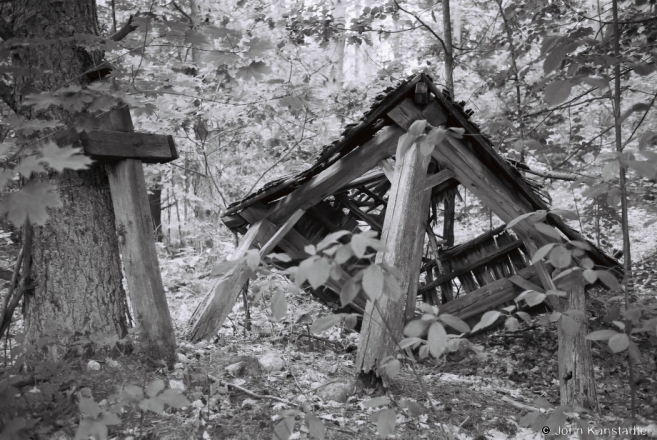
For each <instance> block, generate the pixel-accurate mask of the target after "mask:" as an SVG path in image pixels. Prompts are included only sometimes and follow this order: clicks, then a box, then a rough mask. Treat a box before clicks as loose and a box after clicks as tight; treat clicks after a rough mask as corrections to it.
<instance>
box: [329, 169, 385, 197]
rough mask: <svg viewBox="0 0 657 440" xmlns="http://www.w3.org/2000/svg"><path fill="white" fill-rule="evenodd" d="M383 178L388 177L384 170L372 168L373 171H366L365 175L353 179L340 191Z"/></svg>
mask: <svg viewBox="0 0 657 440" xmlns="http://www.w3.org/2000/svg"><path fill="white" fill-rule="evenodd" d="M383 179H386V176H385V174H384V173H383V171H382V170H377V169H372V170H371V171H368V172H367V173H365V174H364V175H363V176H361V177H358V178H357V179H354V180H352V181H351V182H349V183H348V184H347V185H345V186H343V187H342V188H340V192H344V191H349V190H350V189H354V188H358V187H360V186H363V185H370V184H372V183H376V182H380V181H382V180H383Z"/></svg>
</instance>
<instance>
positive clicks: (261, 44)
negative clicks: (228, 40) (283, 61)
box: [248, 37, 274, 58]
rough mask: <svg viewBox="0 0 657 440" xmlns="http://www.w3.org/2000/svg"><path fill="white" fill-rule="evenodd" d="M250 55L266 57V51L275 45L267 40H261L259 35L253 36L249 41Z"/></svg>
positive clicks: (252, 56)
mask: <svg viewBox="0 0 657 440" xmlns="http://www.w3.org/2000/svg"><path fill="white" fill-rule="evenodd" d="M248 46H249V53H248V54H249V56H250V57H251V58H257V57H264V56H265V54H266V52H267V51H268V50H270V49H273V48H274V45H273V44H272V43H271V42H270V41H267V40H261V39H260V38H258V37H253V38H251V41H249V42H248Z"/></svg>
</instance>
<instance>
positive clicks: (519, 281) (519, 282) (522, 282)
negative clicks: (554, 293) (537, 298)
mask: <svg viewBox="0 0 657 440" xmlns="http://www.w3.org/2000/svg"><path fill="white" fill-rule="evenodd" d="M507 279H508V280H509V281H511V282H512V283H513V284H515V285H516V286H518V287H520V288H522V289H525V290H534V291H536V292H539V293H545V290H543V289H542V288H540V287H538V286H537V285H536V284H534V283H532V282H530V281H527V280H526V279H524V278H523V277H521V276H520V275H518V274H515V275H511V276H510V277H509V278H507Z"/></svg>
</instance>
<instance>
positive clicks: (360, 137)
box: [188, 74, 619, 371]
mask: <svg viewBox="0 0 657 440" xmlns="http://www.w3.org/2000/svg"><path fill="white" fill-rule="evenodd" d="M470 115H471V112H467V111H464V109H463V107H462V106H461V105H460V104H458V103H455V102H452V100H451V99H450V97H449V95H447V94H443V93H442V92H440V91H439V90H438V89H437V87H436V86H435V85H434V83H433V82H432V80H431V79H430V78H429V77H428V76H427V75H425V74H420V75H417V76H415V77H414V78H412V79H410V80H408V81H404V82H403V83H401V84H400V85H399V86H397V87H395V88H393V87H391V88H389V89H388V90H386V94H385V95H379V96H377V98H376V102H375V104H374V105H373V106H372V108H371V109H370V110H369V111H368V112H367V113H366V114H365V115H364V117H363V119H362V120H361V122H360V123H359V124H357V125H355V126H352V127H349V128H347V130H346V131H345V132H344V133H343V135H342V137H341V138H340V140H338V141H336V142H334V143H333V144H331V145H329V146H326V147H324V149H323V151H322V152H321V153H320V155H319V157H318V158H317V159H316V161H315V162H314V164H313V165H312V166H311V167H310V168H308V169H307V170H305V171H303V172H301V173H298V174H295V175H292V176H286V177H284V178H281V179H278V180H276V181H273V182H270V183H268V184H266V185H265V186H264V187H263V188H261V189H260V190H258V191H256V192H254V193H252V194H250V195H249V196H247V197H246V198H244V199H243V200H241V201H239V202H236V203H234V204H233V205H231V206H230V207H229V209H228V210H227V211H226V212H225V213H224V215H223V216H222V220H223V221H224V223H225V224H226V226H228V227H229V228H230V229H231V230H233V231H237V232H240V233H243V234H245V235H244V237H243V238H242V242H241V244H240V246H239V247H238V249H237V250H236V251H235V252H234V254H233V255H232V257H231V260H236V259H238V258H240V257H242V256H244V255H245V253H246V252H247V251H248V250H249V249H251V248H254V247H257V248H259V249H260V255H261V256H264V255H267V254H268V253H270V252H272V251H277V252H285V253H287V254H288V255H289V256H290V257H291V259H292V261H293V263H294V262H296V263H298V262H299V261H301V260H303V259H305V258H307V257H308V256H309V255H308V254H306V253H305V252H304V247H306V246H307V245H309V244H317V243H318V242H319V241H320V240H322V239H323V238H324V237H325V236H326V235H328V234H330V233H332V232H336V231H339V230H345V229H346V230H349V231H352V232H359V231H361V230H364V229H371V230H374V231H376V232H377V233H378V234H380V239H381V240H382V241H383V243H384V244H385V245H386V246H387V251H386V252H384V253H383V254H382V255H381V253H379V255H377V261H385V262H386V263H388V264H392V265H394V266H395V267H397V268H398V269H399V270H400V271H401V273H402V278H403V279H402V282H401V285H402V289H403V291H406V292H407V296H406V297H405V298H404V297H402V299H401V300H400V301H398V302H397V303H395V302H394V301H393V300H391V299H389V298H388V297H387V296H383V297H382V298H379V299H378V300H377V302H378V308H379V309H380V311H381V312H382V314H383V315H384V316H385V317H386V319H387V320H388V322H390V323H394V322H397V323H399V322H400V321H401V322H402V324H403V321H404V320H409V319H411V318H412V317H413V316H414V311H415V304H416V300H417V298H418V296H420V297H421V298H422V300H423V301H425V302H428V303H430V304H433V305H440V313H450V314H452V315H455V316H457V317H459V318H461V319H464V320H469V321H472V320H473V319H477V318H478V317H480V316H481V315H482V314H483V313H484V312H486V311H488V310H494V309H499V308H501V307H504V306H506V305H508V304H509V303H512V302H513V299H514V298H515V297H516V296H518V295H519V294H520V293H522V292H523V291H525V290H537V291H539V292H544V291H546V290H550V289H555V286H554V284H553V282H552V279H551V277H550V275H549V271H550V267H549V264H548V263H545V262H538V263H536V264H533V265H532V264H531V257H532V256H533V254H534V253H535V252H536V250H537V249H538V248H540V247H542V246H544V245H545V244H548V243H549V242H550V241H554V240H553V239H552V240H550V239H549V238H548V237H547V236H545V235H543V234H541V233H539V232H538V230H536V229H535V228H534V227H533V225H532V224H531V223H530V222H528V221H526V220H524V221H521V222H519V223H517V224H516V225H515V226H513V228H512V230H507V229H505V227H504V226H502V227H499V228H496V229H493V230H491V231H489V232H486V233H484V234H482V235H480V236H479V237H477V238H475V239H473V240H471V241H469V242H467V243H463V244H459V245H456V246H453V247H451V248H448V249H439V247H438V243H437V240H436V237H435V235H434V234H433V229H432V225H436V224H437V223H438V222H439V219H438V215H437V214H438V210H437V204H438V203H440V202H441V201H442V198H443V197H444V194H445V192H446V191H450V190H454V189H455V188H456V187H457V186H458V185H463V186H464V187H465V188H466V189H467V190H468V191H470V192H471V193H472V194H474V195H475V196H477V197H478V198H479V199H480V200H481V202H482V203H483V204H484V205H485V206H487V207H488V208H489V209H490V210H491V211H492V212H494V213H495V214H496V215H497V216H498V217H499V218H500V219H501V220H502V221H503V222H505V223H508V222H510V221H511V220H513V219H514V218H516V217H519V216H520V215H522V214H526V213H530V212H534V211H537V210H549V208H548V205H547V202H546V201H545V200H544V199H543V197H542V196H541V195H540V193H539V187H538V185H536V184H535V183H533V182H531V181H529V180H527V179H525V178H524V177H523V176H522V175H521V174H520V172H519V171H518V169H516V168H515V167H514V166H513V165H512V164H511V163H510V162H508V161H507V160H505V159H504V158H502V157H501V156H500V155H499V154H497V153H496V152H495V151H494V150H493V147H492V143H491V142H490V141H489V140H488V139H487V138H486V137H485V136H484V135H482V134H481V132H480V131H479V129H478V127H477V126H476V125H475V124H474V123H472V122H471V121H470V120H469V119H470ZM418 120H427V121H428V123H429V124H431V125H432V126H434V127H438V126H443V127H448V128H461V129H463V130H464V135H463V137H462V139H454V138H449V139H446V140H445V141H443V142H442V143H441V144H439V145H437V146H436V148H435V149H434V152H433V153H432V154H431V156H430V157H428V158H426V159H424V158H423V156H422V155H421V154H420V153H419V148H416V147H413V148H411V149H410V150H409V151H408V152H407V153H406V154H405V155H404V157H403V158H398V159H397V160H396V163H394V165H393V163H391V160H392V159H393V158H394V156H395V152H396V150H397V145H398V140H399V138H400V136H402V135H403V134H404V133H405V132H406V131H407V130H408V129H409V127H410V126H411V125H412V124H413V122H415V121H418ZM546 221H547V223H548V224H550V225H551V226H553V227H555V228H556V229H558V230H559V231H560V232H561V233H562V234H563V236H564V238H565V239H568V240H577V241H582V242H587V243H588V240H586V239H585V238H584V237H583V236H582V235H581V234H580V233H578V232H577V231H575V230H573V229H572V228H570V227H569V226H568V225H567V224H566V223H565V222H564V221H563V220H562V219H561V218H560V217H558V216H555V215H552V214H548V216H547V218H546ZM425 237H426V239H427V240H428V249H429V252H427V253H426V256H425V252H424V250H425ZM589 244H590V246H591V247H590V250H589V251H587V254H588V256H589V258H591V260H593V262H594V263H595V265H596V266H597V267H598V268H613V267H617V266H618V265H619V264H618V262H617V261H616V260H615V259H613V258H611V257H609V256H607V255H606V254H605V253H603V252H602V251H601V250H599V249H598V248H596V247H595V246H594V245H593V244H592V243H589ZM354 260H355V259H354ZM360 263H362V262H360ZM281 264H283V263H281ZM288 264H289V263H288ZM358 265H359V262H358V261H353V262H352V261H350V262H347V264H345V265H343V277H342V279H341V280H339V281H335V280H332V279H329V282H328V283H327V285H326V286H323V287H321V288H319V289H311V292H312V294H313V295H314V296H316V297H317V298H318V299H319V300H321V301H322V302H324V303H326V304H328V305H334V306H335V307H334V309H338V310H339V311H341V312H355V313H360V314H364V319H363V325H362V330H361V336H362V335H363V334H366V335H367V338H366V339H367V341H366V342H365V344H367V347H366V349H365V350H361V349H360V348H359V358H358V360H357V367H359V368H360V369H362V370H363V371H371V370H373V369H375V368H376V361H377V360H381V359H382V358H383V357H384V356H385V355H389V354H391V353H392V351H393V348H394V342H393V341H392V338H390V337H388V335H386V334H385V331H384V330H383V329H382V328H380V327H381V325H380V324H379V323H377V322H376V321H375V320H370V319H369V317H370V316H371V312H372V307H373V306H372V303H371V302H368V301H367V299H366V297H365V296H364V295H363V294H362V293H361V294H360V295H359V296H358V297H357V298H356V299H355V301H353V303H352V304H350V305H349V306H347V307H344V308H341V309H340V308H339V307H338V306H337V305H339V303H340V302H339V293H340V290H341V288H342V286H343V283H344V281H346V280H347V279H349V277H350V276H351V275H352V274H353V273H355V272H356V270H357V267H358ZM250 273H251V272H250V271H249V269H248V267H247V266H246V263H242V264H238V265H236V266H234V267H233V268H232V269H231V270H230V271H229V272H228V273H226V274H224V275H223V276H222V278H220V280H219V281H218V283H217V287H216V289H215V290H214V291H213V292H210V293H209V294H208V295H207V296H206V298H205V299H204V300H203V301H202V302H201V303H200V305H199V306H198V307H197V309H196V311H195V312H194V314H193V316H192V318H191V320H190V332H189V334H188V337H189V338H190V339H191V340H193V341H198V340H200V339H204V338H211V337H213V336H215V335H216V334H217V332H218V330H219V329H220V328H221V325H222V324H223V322H224V320H225V319H226V317H227V316H228V314H229V313H230V311H231V310H232V308H233V305H234V304H235V302H236V300H237V297H238V295H239V294H240V292H241V290H242V288H243V287H244V285H245V283H246V281H247V279H248V277H249V276H250ZM456 280H458V282H456ZM456 285H458V286H459V290H460V295H458V297H456V295H455V286H456ZM361 295H362V296H361ZM550 298H551V297H550ZM401 327H403V325H402V326H401ZM401 327H399V328H401ZM363 332H367V333H363ZM363 339H365V338H363V337H361V345H362V344H363V341H362V340H363Z"/></svg>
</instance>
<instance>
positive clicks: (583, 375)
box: [557, 272, 598, 411]
mask: <svg viewBox="0 0 657 440" xmlns="http://www.w3.org/2000/svg"><path fill="white" fill-rule="evenodd" d="M564 278H566V279H562V280H558V281H560V283H558V284H559V287H562V288H564V289H565V290H567V291H568V305H567V308H566V310H572V311H576V312H578V313H580V314H582V315H583V317H581V318H578V317H576V316H566V315H562V317H561V318H560V319H559V321H558V325H557V327H558V338H559V354H558V358H559V394H560V400H561V404H562V405H570V406H573V407H574V406H581V407H583V408H586V409H589V410H593V411H595V410H597V408H598V397H597V392H596V387H595V375H594V373H593V361H592V359H591V346H590V342H589V341H587V340H586V334H587V333H588V328H587V322H588V319H587V317H586V316H587V314H586V295H585V290H584V278H583V277H582V275H581V273H579V272H574V273H573V274H572V275H570V276H567V277H564ZM563 311H565V310H563ZM564 319H569V320H575V321H576V322H577V323H578V324H579V329H578V330H577V332H572V331H571V332H569V331H566V328H565V325H564Z"/></svg>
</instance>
